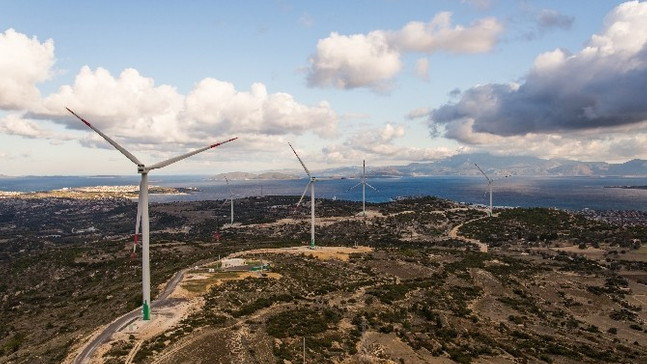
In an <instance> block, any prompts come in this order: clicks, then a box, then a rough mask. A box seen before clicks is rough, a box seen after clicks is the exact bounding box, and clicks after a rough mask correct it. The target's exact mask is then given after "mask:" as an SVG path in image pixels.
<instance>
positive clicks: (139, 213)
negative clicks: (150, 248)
mask: <svg viewBox="0 0 647 364" xmlns="http://www.w3.org/2000/svg"><path fill="white" fill-rule="evenodd" d="M142 184H143V181H140V182H139V197H138V198H137V220H136V222H135V242H134V243H133V255H134V254H135V250H136V249H137V239H138V238H139V229H140V228H141V223H142V193H143V191H142V189H143V187H144V186H142Z"/></svg>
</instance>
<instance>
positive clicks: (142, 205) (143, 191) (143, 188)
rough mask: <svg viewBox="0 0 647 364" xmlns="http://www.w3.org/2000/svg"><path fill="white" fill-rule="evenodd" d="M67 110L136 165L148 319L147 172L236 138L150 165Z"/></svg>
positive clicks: (144, 315)
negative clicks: (138, 181)
mask: <svg viewBox="0 0 647 364" xmlns="http://www.w3.org/2000/svg"><path fill="white" fill-rule="evenodd" d="M66 109H67V111H69V112H70V113H72V115H74V116H76V117H77V118H78V119H79V120H81V121H82V122H83V123H84V124H85V125H87V126H88V127H89V128H90V129H92V130H94V131H95V132H96V133H97V134H99V135H100V136H101V137H103V139H105V140H106V141H107V142H108V143H110V144H111V145H112V146H113V147H115V148H116V149H117V150H118V151H120V152H121V154H123V155H125V156H126V158H128V159H130V161H132V162H133V163H135V164H136V165H137V173H139V174H141V176H142V177H141V182H140V183H139V199H138V201H137V222H136V226H135V244H136V243H137V234H138V232H139V225H140V223H141V230H142V318H143V319H144V320H150V311H151V307H150V305H151V287H150V285H151V273H150V247H149V245H150V244H149V242H150V241H149V230H150V224H149V217H148V172H150V171H152V170H153V169H159V168H163V167H166V166H168V165H170V164H173V163H175V162H179V161H181V160H183V159H185V158H188V157H191V156H193V155H195V154H198V153H200V152H204V151H205V150H207V149H211V148H215V147H217V146H219V145H222V144H225V143H229V142H231V141H234V140H236V139H238V138H237V137H236V138H231V139H228V140H225V141H223V142H220V143H215V144H211V145H208V146H206V147H203V148H200V149H197V150H194V151H192V152H189V153H186V154H182V155H180V156H177V157H173V158H171V159H167V160H165V161H162V162H159V163H156V164H153V165H151V166H146V165H144V163H142V162H140V161H139V159H137V157H135V156H134V155H133V154H131V153H130V152H129V151H127V150H126V149H125V148H123V147H122V146H121V145H119V144H117V142H115V141H114V140H112V139H110V137H108V136H107V135H105V134H104V133H102V132H101V131H100V130H99V129H97V128H95V127H94V126H93V125H92V124H90V123H89V122H87V121H86V120H85V119H83V118H82V117H80V116H79V115H77V114H76V113H75V112H74V111H72V110H70V109H69V108H67V107H66Z"/></svg>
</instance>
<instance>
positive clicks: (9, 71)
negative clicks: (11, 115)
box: [0, 29, 55, 110]
mask: <svg viewBox="0 0 647 364" xmlns="http://www.w3.org/2000/svg"><path fill="white" fill-rule="evenodd" d="M0 55H2V56H0V108H1V109H4V110H19V109H22V108H25V107H28V106H30V105H33V104H34V103H36V102H38V100H39V98H40V92H39V91H38V88H37V87H36V84H37V83H39V82H42V81H45V80H47V79H49V77H50V74H51V67H52V66H53V64H54V62H55V59H54V42H53V41H52V40H51V39H49V40H47V41H45V42H43V43H41V42H39V41H38V39H36V37H33V38H31V39H30V38H28V37H27V36H26V35H24V34H21V33H18V32H16V31H15V30H13V29H8V30H6V31H5V32H4V33H0Z"/></svg>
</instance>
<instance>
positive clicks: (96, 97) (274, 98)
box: [30, 67, 338, 149]
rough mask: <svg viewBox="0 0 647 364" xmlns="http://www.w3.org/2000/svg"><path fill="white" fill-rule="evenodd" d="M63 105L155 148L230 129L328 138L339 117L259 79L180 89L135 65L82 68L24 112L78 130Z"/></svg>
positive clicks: (125, 139) (93, 141)
mask: <svg viewBox="0 0 647 364" xmlns="http://www.w3.org/2000/svg"><path fill="white" fill-rule="evenodd" d="M65 107H70V108H71V109H72V110H74V111H75V112H76V113H77V114H79V115H81V116H82V117H84V118H85V119H87V120H88V121H90V122H92V123H93V125H95V126H96V127H98V128H99V129H101V130H102V131H103V132H105V133H106V134H108V135H111V136H112V137H114V138H115V139H117V140H119V141H120V142H121V143H124V144H127V145H132V144H137V145H138V146H137V147H139V148H143V149H154V148H152V146H154V145H158V146H161V147H162V148H165V147H166V146H169V145H173V149H177V144H190V145H191V146H197V145H202V144H205V143H212V142H215V141H218V140H220V139H222V138H229V137H231V136H234V135H235V136H239V137H249V136H260V137H261V138H262V136H271V137H276V136H277V135H299V134H303V133H306V132H312V133H314V134H316V135H319V136H321V137H331V136H334V135H335V133H336V132H337V123H338V117H337V115H336V114H335V112H334V111H333V110H332V109H331V107H330V105H328V104H327V103H326V102H320V103H319V104H316V105H312V106H308V105H303V104H300V103H298V102H297V101H296V100H294V98H293V97H292V96H291V95H289V94H286V93H274V94H268V92H267V90H266V88H265V86H264V85H263V84H260V83H257V84H254V85H252V87H251V89H250V91H248V92H245V91H238V90H236V89H235V87H234V85H232V84H231V83H228V82H224V81H220V80H216V79H213V78H207V79H204V80H202V81H200V82H198V83H197V84H196V85H195V87H194V89H193V90H192V91H191V92H189V94H188V95H186V96H185V95H182V94H180V93H178V92H177V90H176V89H175V88H173V87H171V86H168V85H160V86H156V85H155V83H154V80H153V79H151V78H147V77H143V76H141V75H140V74H139V73H138V72H137V71H136V70H134V69H127V70H124V71H123V72H122V73H121V74H120V75H119V76H118V77H114V76H112V75H111V74H110V73H109V72H108V71H107V70H105V69H102V68H98V69H96V70H94V71H93V70H91V69H90V68H89V67H83V68H82V69H81V71H80V72H79V74H78V75H77V76H76V79H75V81H74V84H72V85H65V86H62V87H61V88H59V90H58V91H57V92H56V93H54V94H51V95H49V96H47V97H46V98H45V99H44V100H43V103H42V105H41V106H40V107H38V108H34V110H32V111H31V113H30V114H32V115H33V116H34V117H38V118H40V119H53V120H54V121H55V122H58V123H61V124H63V125H65V126H66V127H68V128H72V129H84V128H85V126H84V125H83V124H82V123H80V122H79V121H78V120H76V118H74V117H72V116H71V115H69V114H68V113H67V111H66V110H65ZM214 139H215V140H214ZM257 139H258V138H257ZM100 143H102V142H101V140H100V139H97V138H96V137H93V138H89V139H86V140H84V141H83V144H84V145H87V146H90V145H92V146H100ZM104 143H105V142H104ZM238 144H239V145H240V143H238Z"/></svg>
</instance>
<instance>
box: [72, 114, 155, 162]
mask: <svg viewBox="0 0 647 364" xmlns="http://www.w3.org/2000/svg"><path fill="white" fill-rule="evenodd" d="M66 109H67V111H69V112H70V113H72V115H74V116H76V117H77V118H78V119H79V120H81V121H82V122H83V123H84V124H85V125H87V126H88V127H89V128H90V129H92V130H94V131H95V132H96V133H97V134H99V135H101V137H103V139H105V140H106V141H107V142H108V143H110V144H112V146H113V147H115V148H117V150H118V151H120V152H121V154H123V155H125V156H126V158H128V159H130V160H131V161H132V162H133V163H135V164H136V165H138V166H139V165H142V164H143V163H142V162H140V161H139V159H137V157H135V156H134V155H132V153H130V152H129V151H127V150H126V148H124V147H122V146H121V145H119V144H118V143H117V142H116V141H114V140H112V139H110V137H108V136H107V135H105V134H104V133H103V132H101V130H99V129H97V128H95V127H94V126H93V125H92V124H90V123H89V122H88V121H87V120H85V119H83V118H82V117H80V116H79V115H77V114H76V113H75V112H74V111H72V110H70V108H68V107H66Z"/></svg>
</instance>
